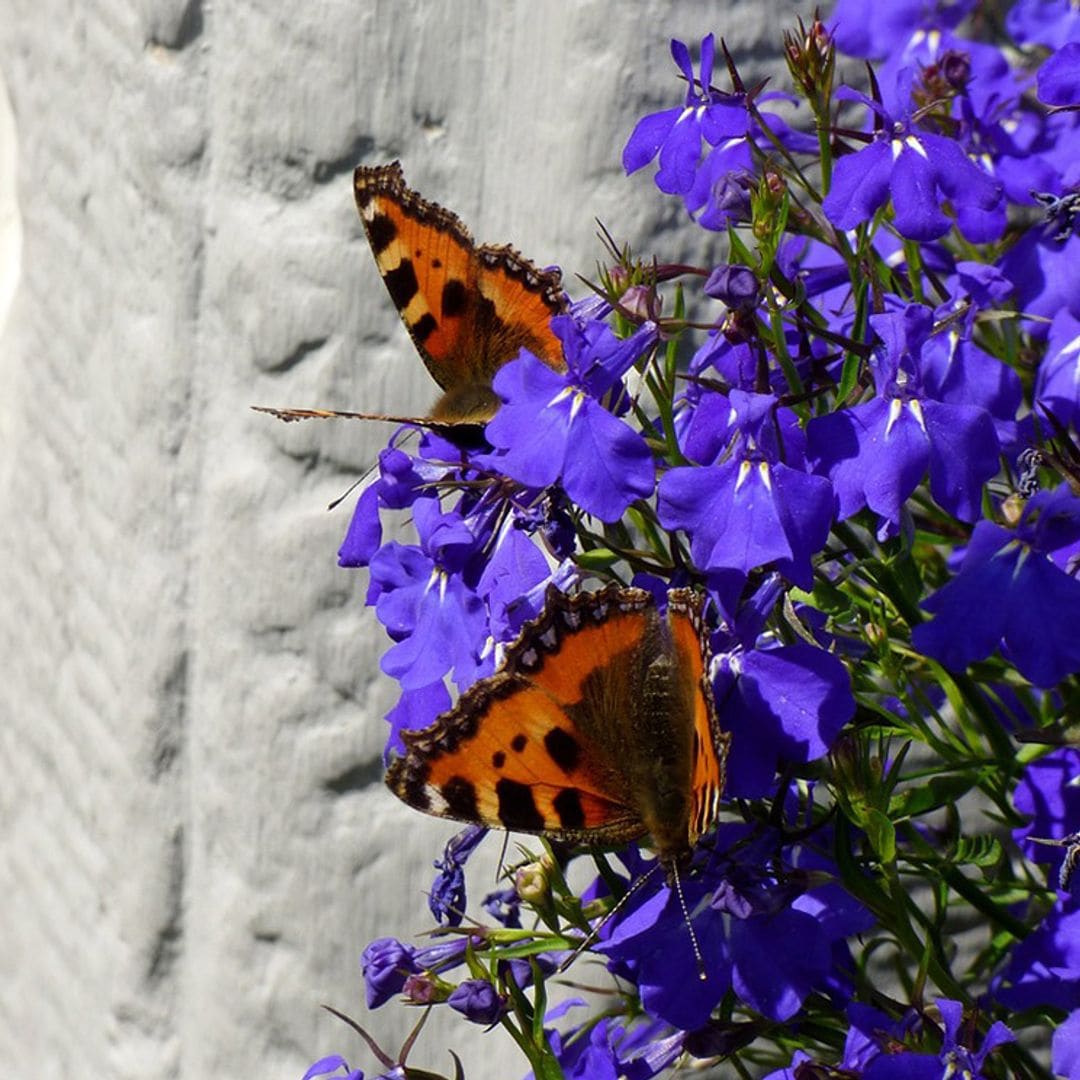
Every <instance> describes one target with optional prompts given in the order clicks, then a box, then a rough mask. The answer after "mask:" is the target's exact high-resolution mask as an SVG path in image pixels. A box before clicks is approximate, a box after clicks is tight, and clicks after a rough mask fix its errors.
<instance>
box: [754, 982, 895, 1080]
mask: <svg viewBox="0 0 1080 1080" xmlns="http://www.w3.org/2000/svg"><path fill="white" fill-rule="evenodd" d="M847 1018H848V1033H847V1038H846V1039H845V1041H844V1052H843V1054H842V1056H841V1058H840V1060H839V1061H837V1062H835V1064H827V1063H825V1062H822V1061H816V1062H815V1061H814V1059H813V1058H811V1056H810V1055H809V1054H808V1053H806V1051H805V1050H796V1051H795V1054H794V1056H793V1057H792V1059H791V1065H790V1066H789V1067H788V1068H786V1069H779V1070H777V1071H776V1072H771V1073H769V1075H768V1076H766V1077H765V1078H764V1080H799V1077H800V1075H807V1074H808V1073H809V1074H810V1075H813V1073H812V1071H811V1070H799V1069H798V1066H799V1065H802V1064H804V1063H810V1062H813V1063H814V1064H816V1065H819V1066H821V1067H822V1068H823V1070H824V1072H823V1074H822V1075H824V1076H837V1077H841V1076H844V1077H848V1076H850V1077H852V1078H854V1077H861V1076H863V1070H864V1069H865V1068H866V1066H867V1065H869V1064H870V1062H871V1061H873V1060H874V1059H875V1058H876V1057H879V1056H880V1055H881V1054H883V1053H885V1052H887V1051H886V1047H887V1046H889V1045H890V1044H892V1043H895V1042H899V1041H901V1040H903V1038H904V1037H905V1035H906V1034H907V1033H908V1031H909V1030H910V1028H911V1018H909V1019H907V1020H894V1019H893V1018H892V1017H891V1016H889V1015H887V1014H886V1013H883V1012H881V1011H880V1010H878V1009H874V1008H871V1007H870V1006H869V1005H864V1004H862V1003H861V1002H858V1001H852V1002H849V1003H848V1006H847Z"/></svg>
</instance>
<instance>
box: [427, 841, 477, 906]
mask: <svg viewBox="0 0 1080 1080" xmlns="http://www.w3.org/2000/svg"><path fill="white" fill-rule="evenodd" d="M486 835H487V829H485V828H484V827H483V826H481V825H468V826H466V827H465V828H464V829H462V830H461V832H459V833H455V835H454V836H452V837H451V838H450V839H449V840H448V841H447V843H446V847H445V848H444V849H443V857H442V858H441V859H436V860H435V864H434V865H435V869H436V870H438V871H439V873H438V874H437V875H436V877H435V880H434V882H433V883H432V885H431V892H430V894H429V895H428V909H429V910H430V911H431V914H432V915H433V916H434V918H435V921H436V922H437V923H444V924H445V925H447V926H460V925H461V920H462V919H463V918H464V916H465V904H466V896H465V863H466V862H467V861H468V858H469V856H470V855H471V854H472V853H473V852H474V851H475V850H476V847H477V845H478V844H479V843H480V841H481V840H483V839H484V837H485V836H486Z"/></svg>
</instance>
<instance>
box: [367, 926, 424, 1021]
mask: <svg viewBox="0 0 1080 1080" xmlns="http://www.w3.org/2000/svg"><path fill="white" fill-rule="evenodd" d="M360 970H361V971H362V972H363V975H364V988H365V993H366V1000H367V1007H368V1008H369V1009H377V1008H378V1007H379V1006H380V1005H385V1004H386V1002H388V1001H389V1000H390V999H391V998H392V997H393V996H394V995H395V994H400V993H401V990H402V987H404V985H405V980H406V979H407V978H408V977H409V976H410V975H415V974H416V973H417V972H418V971H419V970H420V968H419V967H418V966H417V963H416V959H415V950H414V949H412V948H410V947H409V946H408V945H405V944H404V943H403V942H400V941H398V940H397V938H391V937H384V938H376V939H375V940H374V941H373V942H371V943H370V944H369V945H368V946H367V948H366V949H364V952H363V954H362V955H361V957H360Z"/></svg>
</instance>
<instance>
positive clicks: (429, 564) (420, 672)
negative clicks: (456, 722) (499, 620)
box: [368, 498, 488, 690]
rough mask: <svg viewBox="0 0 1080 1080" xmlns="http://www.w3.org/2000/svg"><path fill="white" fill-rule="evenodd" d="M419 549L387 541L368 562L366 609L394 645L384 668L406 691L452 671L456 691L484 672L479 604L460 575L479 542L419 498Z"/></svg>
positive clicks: (458, 520) (459, 522) (457, 518)
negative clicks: (372, 610)
mask: <svg viewBox="0 0 1080 1080" xmlns="http://www.w3.org/2000/svg"><path fill="white" fill-rule="evenodd" d="M413 520H414V522H415V523H416V527H417V531H418V533H419V534H420V545H419V546H418V547H413V546H407V545H404V544H399V543H397V542H396V541H392V542H391V543H389V544H385V545H384V546H383V547H381V548H380V549H379V550H378V551H377V552H375V554H374V555H373V556H372V557H371V585H370V587H369V589H368V603H369V604H370V603H372V602H374V604H375V614H376V615H377V616H378V618H379V621H380V622H381V623H382V624H383V625H384V626H385V627H386V631H387V633H388V634H389V635H390V637H392V638H393V639H394V641H395V642H396V644H395V645H393V646H392V647H391V648H390V649H389V650H388V651H387V652H386V653H385V654H384V655H383V658H382V661H381V665H380V666H381V667H382V670H383V671H384V672H385V673H386V674H387V675H389V676H391V677H392V678H395V679H397V680H398V682H400V683H401V686H402V689H404V690H417V689H420V688H422V687H426V686H430V685H431V683H433V682H435V681H436V680H438V679H441V678H442V677H443V676H444V675H445V674H446V673H447V672H450V671H452V672H453V677H454V680H455V681H456V683H457V685H458V686H459V687H464V686H467V685H469V684H470V683H471V682H473V681H474V680H475V679H476V677H477V676H478V675H479V674H480V673H481V671H482V665H481V661H480V656H481V652H482V651H483V648H484V645H485V643H486V640H487V636H488V626H487V620H486V618H485V612H484V605H483V602H482V601H481V599H480V598H479V597H478V596H477V595H476V592H475V590H474V589H472V588H470V586H469V585H468V584H467V583H466V581H465V579H464V577H463V576H462V574H461V571H462V569H463V568H464V566H465V564H466V563H467V561H468V560H469V559H470V557H471V556H472V554H473V553H474V551H475V549H476V547H477V545H478V539H477V537H476V536H474V535H473V533H472V531H471V530H470V529H469V527H468V525H467V524H466V522H465V521H464V519H463V518H462V517H461V515H460V514H458V513H456V512H454V511H451V512H448V513H443V512H442V510H441V508H440V507H439V504H438V502H437V500H435V499H431V498H423V499H418V500H417V502H416V503H415V504H414V506H413Z"/></svg>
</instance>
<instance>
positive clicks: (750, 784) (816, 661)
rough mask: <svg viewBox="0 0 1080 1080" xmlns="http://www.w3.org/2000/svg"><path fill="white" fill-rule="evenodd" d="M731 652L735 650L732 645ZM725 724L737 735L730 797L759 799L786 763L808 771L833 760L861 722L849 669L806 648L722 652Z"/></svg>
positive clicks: (720, 695) (717, 687) (719, 687)
mask: <svg viewBox="0 0 1080 1080" xmlns="http://www.w3.org/2000/svg"><path fill="white" fill-rule="evenodd" d="M729 644H730V642H729ZM713 655H714V656H716V657H717V659H718V663H717V665H716V667H717V673H716V675H715V677H714V679H713V688H714V691H715V694H716V699H717V718H718V719H719V721H720V726H721V727H722V728H723V729H724V730H725V731H730V732H731V736H732V739H731V752H730V754H729V755H728V783H727V788H726V790H727V793H728V794H729V795H730V796H733V797H738V796H742V797H746V798H758V797H760V796H762V795H764V794H766V793H767V792H768V790H769V788H770V787H771V784H772V779H773V775H774V774H775V772H776V769H777V765H778V763H779V762H784V763H790V764H804V763H806V762H808V761H813V760H815V759H816V758H820V757H822V756H824V755H825V754H827V753H828V752H829V748H830V747H831V746H832V744H833V741H834V740H835V738H836V736H837V735H838V734H839V733H840V729H841V728H842V727H843V726H844V724H846V723H847V722H848V720H850V719H851V717H852V716H853V715H854V714H855V699H854V697H853V696H852V693H851V679H850V676H849V675H848V672H847V668H845V667H844V665H843V664H842V663H841V661H840V660H839V659H838V658H837V657H835V656H833V655H832V654H831V653H828V652H826V651H825V650H824V649H816V648H814V647H813V646H812V645H807V644H805V643H802V642H799V643H796V644H794V645H779V646H775V647H773V648H769V649H753V648H743V647H742V646H731V647H730V651H729V652H726V653H725V652H724V651H722V648H721V647H720V646H714V653H713Z"/></svg>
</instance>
